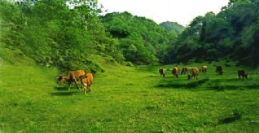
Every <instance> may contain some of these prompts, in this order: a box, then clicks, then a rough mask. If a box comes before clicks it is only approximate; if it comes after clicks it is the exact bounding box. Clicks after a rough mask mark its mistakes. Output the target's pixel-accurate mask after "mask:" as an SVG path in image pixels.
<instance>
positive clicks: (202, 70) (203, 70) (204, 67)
mask: <svg viewBox="0 0 259 133" xmlns="http://www.w3.org/2000/svg"><path fill="white" fill-rule="evenodd" d="M207 69H208V67H207V66H203V67H202V68H201V72H202V73H205V74H206V73H207Z"/></svg>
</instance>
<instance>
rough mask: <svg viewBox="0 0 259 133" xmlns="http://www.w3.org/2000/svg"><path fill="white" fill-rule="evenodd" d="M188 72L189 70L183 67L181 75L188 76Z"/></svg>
mask: <svg viewBox="0 0 259 133" xmlns="http://www.w3.org/2000/svg"><path fill="white" fill-rule="evenodd" d="M188 70H189V69H188V67H183V68H182V71H181V74H186V73H187V74H188Z"/></svg>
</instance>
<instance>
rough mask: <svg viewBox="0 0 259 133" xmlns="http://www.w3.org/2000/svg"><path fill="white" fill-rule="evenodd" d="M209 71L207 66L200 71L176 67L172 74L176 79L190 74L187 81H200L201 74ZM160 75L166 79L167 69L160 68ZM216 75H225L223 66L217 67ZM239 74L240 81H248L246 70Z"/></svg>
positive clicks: (194, 68) (240, 71) (193, 68)
mask: <svg viewBox="0 0 259 133" xmlns="http://www.w3.org/2000/svg"><path fill="white" fill-rule="evenodd" d="M207 69H208V67H207V66H203V67H201V68H200V69H199V68H197V67H183V68H182V70H181V69H180V68H179V67H178V66H176V67H174V68H173V69H171V71H172V74H173V75H175V77H176V78H178V77H179V73H181V74H182V75H184V74H188V75H187V79H188V80H190V79H192V78H196V79H198V76H199V72H202V73H204V74H206V73H207ZM159 73H160V75H161V76H163V77H165V74H166V69H163V68H160V69H159ZM216 73H217V74H219V75H223V69H222V67H221V66H216ZM237 73H238V77H239V79H241V78H242V79H244V78H246V79H247V75H248V74H247V73H246V72H245V70H238V71H237Z"/></svg>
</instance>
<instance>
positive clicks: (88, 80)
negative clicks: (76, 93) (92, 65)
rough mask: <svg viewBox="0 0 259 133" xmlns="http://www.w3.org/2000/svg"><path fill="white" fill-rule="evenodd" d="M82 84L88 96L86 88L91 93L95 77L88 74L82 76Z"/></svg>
mask: <svg viewBox="0 0 259 133" xmlns="http://www.w3.org/2000/svg"><path fill="white" fill-rule="evenodd" d="M80 79H81V82H82V84H83V85H84V93H85V94H86V86H87V89H88V92H91V91H92V89H91V86H92V83H93V81H94V77H93V75H92V74H91V73H87V74H86V75H83V76H80Z"/></svg>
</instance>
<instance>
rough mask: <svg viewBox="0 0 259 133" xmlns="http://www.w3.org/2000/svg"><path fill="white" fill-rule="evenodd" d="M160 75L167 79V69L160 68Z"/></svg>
mask: <svg viewBox="0 0 259 133" xmlns="http://www.w3.org/2000/svg"><path fill="white" fill-rule="evenodd" d="M159 73H160V75H162V76H163V77H165V69H163V68H160V69H159Z"/></svg>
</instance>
